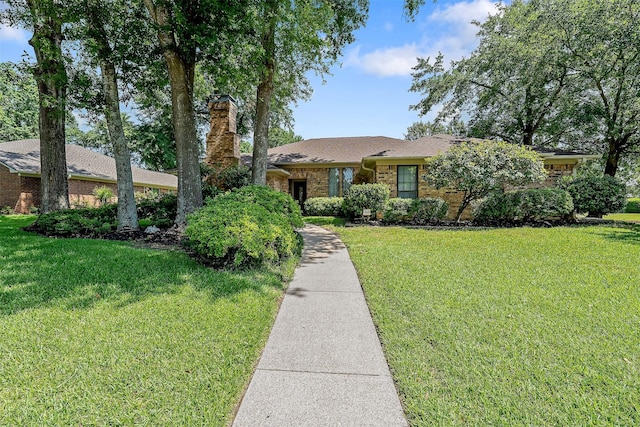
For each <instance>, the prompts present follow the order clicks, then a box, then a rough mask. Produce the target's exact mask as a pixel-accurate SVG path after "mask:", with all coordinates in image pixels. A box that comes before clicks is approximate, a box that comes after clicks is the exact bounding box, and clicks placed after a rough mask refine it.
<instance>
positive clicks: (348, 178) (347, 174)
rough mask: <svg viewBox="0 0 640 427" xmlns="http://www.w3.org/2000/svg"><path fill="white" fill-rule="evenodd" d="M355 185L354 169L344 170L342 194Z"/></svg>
mask: <svg viewBox="0 0 640 427" xmlns="http://www.w3.org/2000/svg"><path fill="white" fill-rule="evenodd" d="M351 184H353V168H344V169H342V194H344V192H345V191H347V190H348V189H349V187H351Z"/></svg>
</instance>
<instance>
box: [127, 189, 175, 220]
mask: <svg viewBox="0 0 640 427" xmlns="http://www.w3.org/2000/svg"><path fill="white" fill-rule="evenodd" d="M136 208H137V210H138V219H139V220H149V221H151V224H153V225H155V226H156V227H159V228H169V227H171V226H172V225H173V222H174V220H175V217H176V211H177V209H178V197H177V196H176V195H175V194H171V193H168V194H159V195H157V196H156V195H154V194H152V195H151V197H149V198H141V199H139V200H138V203H137V205H136Z"/></svg>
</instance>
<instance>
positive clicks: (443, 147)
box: [269, 135, 589, 166]
mask: <svg viewBox="0 0 640 427" xmlns="http://www.w3.org/2000/svg"><path fill="white" fill-rule="evenodd" d="M464 141H480V140H479V139H475V138H465V137H456V136H451V135H431V136H426V137H423V138H420V139H417V140H415V141H407V140H403V139H395V138H388V137H385V136H360V137H341V138H316V139H307V140H304V141H298V142H294V143H292V144H287V145H282V146H280V147H275V148H271V149H269V162H270V163H271V164H274V165H277V166H280V165H288V164H306V163H360V162H361V161H362V160H363V159H366V158H374V157H387V158H393V157H395V158H418V157H431V156H435V155H438V154H439V153H444V152H446V151H447V150H448V149H449V148H450V147H451V146H453V145H455V144H459V143H461V142H464ZM534 149H535V150H536V151H538V152H539V153H540V154H541V155H542V156H575V157H589V155H588V154H585V153H578V152H573V151H563V150H555V149H541V148H534Z"/></svg>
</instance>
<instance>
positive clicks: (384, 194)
mask: <svg viewBox="0 0 640 427" xmlns="http://www.w3.org/2000/svg"><path fill="white" fill-rule="evenodd" d="M389 193H390V191H389V187H388V186H387V185H385V184H359V185H352V186H351V187H349V189H348V190H347V191H346V192H345V194H344V204H343V210H344V213H345V215H347V216H348V217H350V218H355V217H361V216H362V211H363V209H370V210H371V214H372V215H375V214H376V212H379V211H382V210H383V209H384V207H385V206H386V204H387V200H389Z"/></svg>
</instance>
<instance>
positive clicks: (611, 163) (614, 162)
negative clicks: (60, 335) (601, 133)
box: [604, 139, 620, 176]
mask: <svg viewBox="0 0 640 427" xmlns="http://www.w3.org/2000/svg"><path fill="white" fill-rule="evenodd" d="M607 146H608V147H607V161H606V163H605V166H604V174H605V175H610V176H616V172H617V171H618V162H619V160H620V150H619V149H618V145H617V144H616V141H614V140H613V139H611V140H609V144H607Z"/></svg>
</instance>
